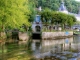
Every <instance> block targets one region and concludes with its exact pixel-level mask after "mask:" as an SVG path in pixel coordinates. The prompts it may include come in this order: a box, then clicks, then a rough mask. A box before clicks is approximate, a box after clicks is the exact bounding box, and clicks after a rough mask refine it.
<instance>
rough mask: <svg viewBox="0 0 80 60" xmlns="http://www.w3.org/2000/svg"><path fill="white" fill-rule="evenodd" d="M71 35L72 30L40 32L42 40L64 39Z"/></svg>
mask: <svg viewBox="0 0 80 60" xmlns="http://www.w3.org/2000/svg"><path fill="white" fill-rule="evenodd" d="M72 36H73V31H71V32H68V31H65V32H42V40H52V39H64V38H69V37H72Z"/></svg>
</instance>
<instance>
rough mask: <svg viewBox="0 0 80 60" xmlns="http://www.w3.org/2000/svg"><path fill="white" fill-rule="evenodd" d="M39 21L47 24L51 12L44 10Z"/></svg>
mask: <svg viewBox="0 0 80 60" xmlns="http://www.w3.org/2000/svg"><path fill="white" fill-rule="evenodd" d="M41 20H42V22H43V23H46V24H48V23H49V22H50V20H51V10H50V9H48V8H46V9H44V11H43V12H42V13H41Z"/></svg>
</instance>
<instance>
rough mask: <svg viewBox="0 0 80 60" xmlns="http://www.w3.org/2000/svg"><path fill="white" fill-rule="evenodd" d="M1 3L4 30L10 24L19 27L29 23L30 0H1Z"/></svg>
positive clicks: (1, 18)
mask: <svg viewBox="0 0 80 60" xmlns="http://www.w3.org/2000/svg"><path fill="white" fill-rule="evenodd" d="M0 4H1V5H0V24H1V29H3V30H4V29H5V27H8V26H10V27H12V28H17V27H19V26H21V25H22V24H26V25H29V22H28V15H29V14H30V10H29V7H28V5H27V4H28V0H1V1H0Z"/></svg>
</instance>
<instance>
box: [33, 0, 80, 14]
mask: <svg viewBox="0 0 80 60" xmlns="http://www.w3.org/2000/svg"><path fill="white" fill-rule="evenodd" d="M34 1H35V2H37V3H35V5H36V7H39V6H42V8H43V9H44V8H46V7H47V8H49V9H52V10H54V11H56V10H58V9H59V7H60V3H61V1H62V0H34ZM64 2H65V6H66V7H67V9H68V11H69V12H73V13H78V11H79V7H80V2H76V1H75V0H64Z"/></svg>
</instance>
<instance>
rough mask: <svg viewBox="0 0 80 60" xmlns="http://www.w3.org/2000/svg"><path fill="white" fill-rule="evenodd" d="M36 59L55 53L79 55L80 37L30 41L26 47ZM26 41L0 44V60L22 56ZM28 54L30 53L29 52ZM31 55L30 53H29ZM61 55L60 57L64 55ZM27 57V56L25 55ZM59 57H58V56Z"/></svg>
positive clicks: (25, 50) (24, 51)
mask: <svg viewBox="0 0 80 60" xmlns="http://www.w3.org/2000/svg"><path fill="white" fill-rule="evenodd" d="M28 46H29V47H30V49H31V51H32V53H33V56H34V57H36V58H43V57H45V56H51V55H52V54H55V55H56V54H57V53H61V54H62V53H64V52H65V54H66V52H67V53H69V52H70V53H71V54H72V52H73V53H79V52H80V36H74V37H71V38H66V39H58V40H32V42H31V43H30V44H29V45H28ZM26 48H27V41H18V42H14V43H5V42H2V43H0V60H4V59H5V57H6V58H9V57H13V56H16V55H18V54H24V53H26V52H27V51H28V50H27V49H26ZM29 52H30V51H29ZM30 54H31V52H30ZM65 54H62V55H65ZM26 55H27V54H26ZM58 55H59V54H58ZM58 57H59V56H58Z"/></svg>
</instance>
